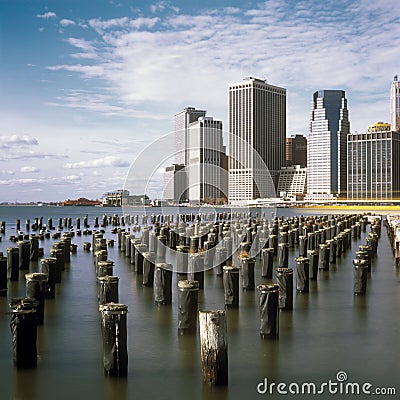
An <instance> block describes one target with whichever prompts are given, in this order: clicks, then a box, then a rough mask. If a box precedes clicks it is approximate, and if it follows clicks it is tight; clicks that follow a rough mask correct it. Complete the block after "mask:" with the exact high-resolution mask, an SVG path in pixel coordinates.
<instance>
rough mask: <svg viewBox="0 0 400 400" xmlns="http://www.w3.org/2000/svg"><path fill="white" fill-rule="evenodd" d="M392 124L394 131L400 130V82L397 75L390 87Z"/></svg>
mask: <svg viewBox="0 0 400 400" xmlns="http://www.w3.org/2000/svg"><path fill="white" fill-rule="evenodd" d="M390 124H391V129H392V131H398V130H400V82H399V81H398V79H397V75H395V76H394V78H393V82H392V87H391V88H390Z"/></svg>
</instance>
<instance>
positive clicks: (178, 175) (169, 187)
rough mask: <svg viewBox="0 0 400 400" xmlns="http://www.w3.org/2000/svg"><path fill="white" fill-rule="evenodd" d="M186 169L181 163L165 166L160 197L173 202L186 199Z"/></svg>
mask: <svg viewBox="0 0 400 400" xmlns="http://www.w3.org/2000/svg"><path fill="white" fill-rule="evenodd" d="M187 186H188V182H187V171H186V168H185V166H184V165H183V164H173V165H169V166H167V167H165V172H164V190H163V196H162V199H163V200H166V201H169V202H171V203H173V204H179V203H183V202H185V201H187Z"/></svg>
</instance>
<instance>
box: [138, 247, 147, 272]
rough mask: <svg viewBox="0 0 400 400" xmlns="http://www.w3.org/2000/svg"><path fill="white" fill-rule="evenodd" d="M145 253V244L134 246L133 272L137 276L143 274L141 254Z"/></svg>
mask: <svg viewBox="0 0 400 400" xmlns="http://www.w3.org/2000/svg"><path fill="white" fill-rule="evenodd" d="M147 251H148V246H147V245H145V244H138V245H136V246H135V270H136V273H137V274H139V275H141V274H143V262H144V257H143V253H146V252H147Z"/></svg>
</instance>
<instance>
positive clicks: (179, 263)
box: [176, 245, 189, 279]
mask: <svg viewBox="0 0 400 400" xmlns="http://www.w3.org/2000/svg"><path fill="white" fill-rule="evenodd" d="M188 266H189V247H188V246H184V245H181V246H176V272H177V273H178V279H187V273H188Z"/></svg>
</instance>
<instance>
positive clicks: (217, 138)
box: [187, 117, 227, 204]
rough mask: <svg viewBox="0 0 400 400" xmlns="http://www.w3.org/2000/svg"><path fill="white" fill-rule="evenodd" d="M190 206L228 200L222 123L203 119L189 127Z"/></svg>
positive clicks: (207, 118)
mask: <svg viewBox="0 0 400 400" xmlns="http://www.w3.org/2000/svg"><path fill="white" fill-rule="evenodd" d="M188 155H189V164H188V167H187V171H188V178H189V179H188V180H189V190H188V192H189V202H190V203H191V204H203V203H212V204H217V203H222V202H224V200H225V199H226V197H227V171H226V169H225V168H224V157H226V154H225V146H224V145H223V143H222V121H217V120H214V119H213V118H212V117H200V118H199V119H198V120H197V121H196V122H193V123H191V124H190V125H189V135H188Z"/></svg>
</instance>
